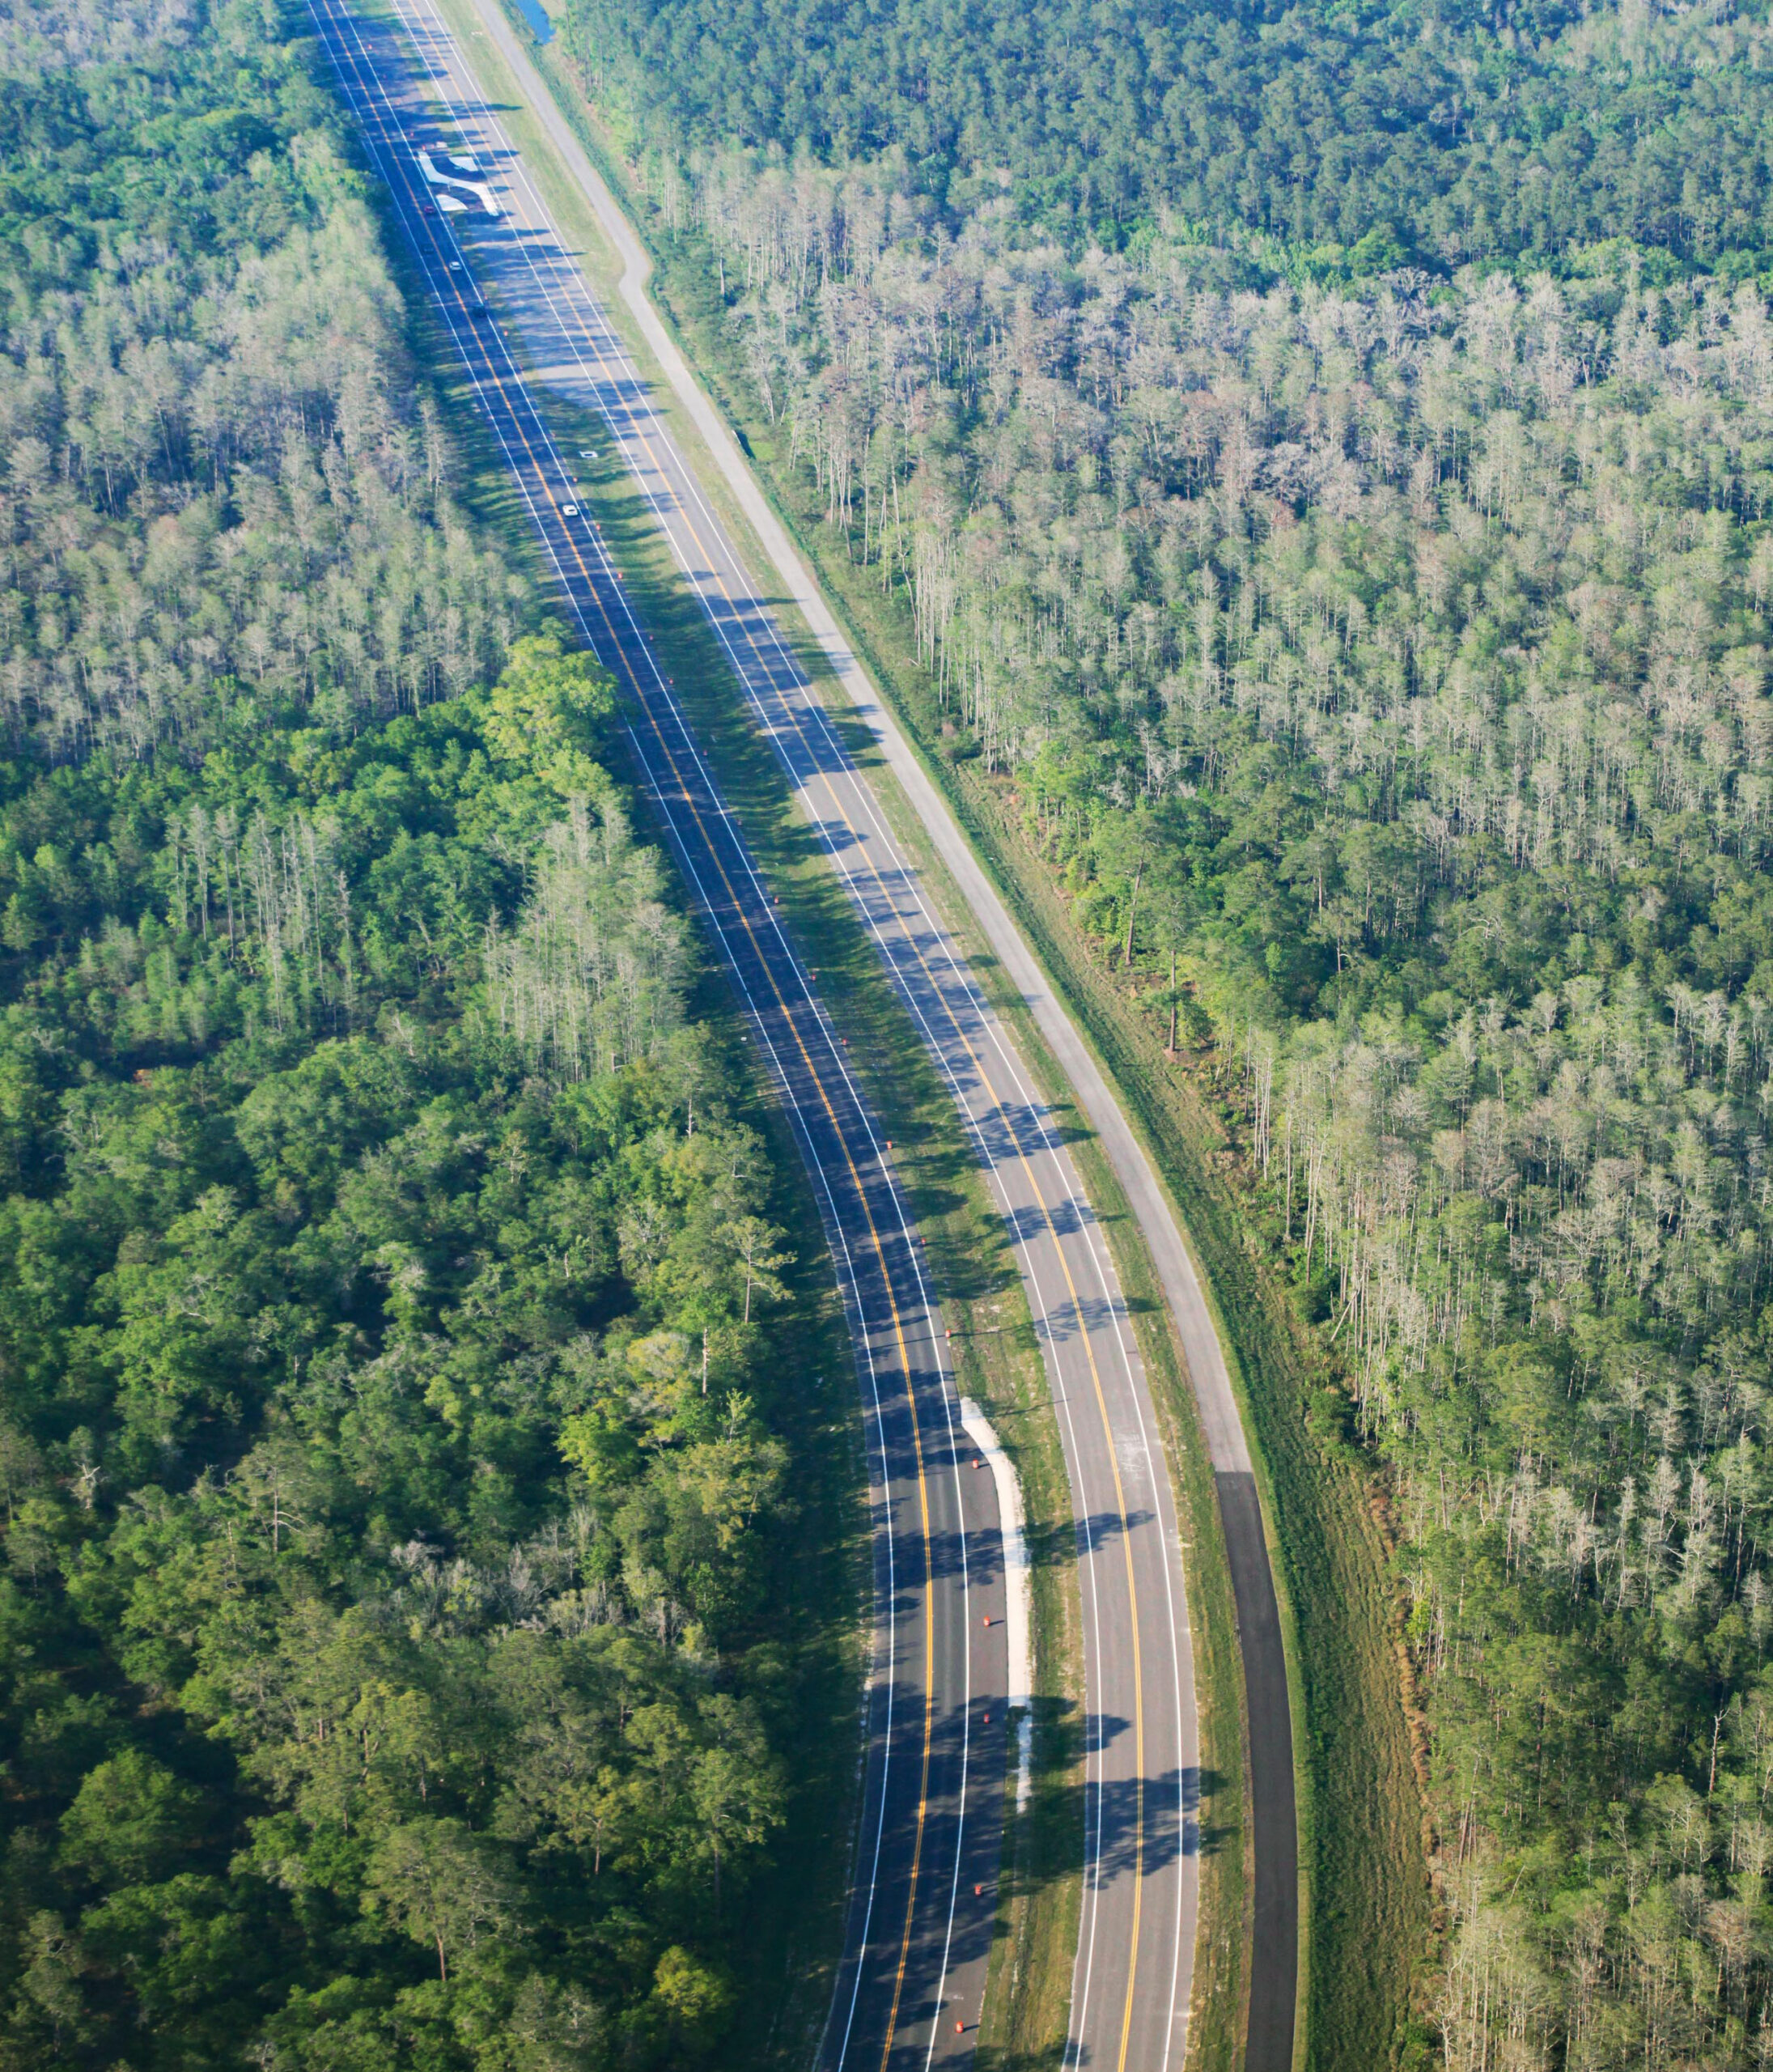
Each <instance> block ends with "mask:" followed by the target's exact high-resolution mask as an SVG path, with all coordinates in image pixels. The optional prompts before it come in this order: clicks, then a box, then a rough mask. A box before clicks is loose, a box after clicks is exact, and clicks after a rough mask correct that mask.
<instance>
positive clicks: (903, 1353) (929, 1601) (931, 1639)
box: [447, 282, 935, 2066]
mask: <svg viewBox="0 0 1773 2072" xmlns="http://www.w3.org/2000/svg"><path fill="white" fill-rule="evenodd" d="M447 285H449V286H451V287H455V284H454V283H453V282H450V283H447ZM455 294H456V301H457V303H458V304H460V305H461V308H462V311H463V313H464V316H466V304H465V302H464V299H463V296H462V294H461V291H460V288H459V287H455ZM468 321H469V322H470V323H471V322H472V319H471V318H469V319H468ZM470 335H472V333H471V334H470ZM486 363H487V372H488V375H489V376H490V379H491V380H492V382H493V383H494V386H495V387H496V388H497V389H498V394H499V397H500V399H501V400H502V401H504V402H505V404H506V407H507V410H510V409H511V404H510V401H509V398H508V397H507V393H506V388H505V383H504V379H503V376H502V375H501V374H500V372H499V371H498V365H497V363H496V362H495V361H494V357H493V355H491V354H490V353H488V354H487V355H486ZM531 407H532V408H533V407H534V405H533V404H532V406H531ZM538 415H539V413H538ZM511 430H512V431H514V432H515V434H516V436H517V438H518V439H519V441H520V444H522V446H523V449H524V453H525V455H526V456H528V460H529V463H530V465H531V466H532V468H533V469H535V471H536V477H537V484H538V486H539V487H540V488H541V493H542V495H544V496H545V498H546V499H548V502H549V506H550V507H552V509H553V510H554V514H555V516H557V517H560V516H561V512H560V504H559V501H558V499H557V498H556V496H555V495H554V489H553V486H551V485H550V483H549V481H548V478H547V475H546V473H545V470H544V469H543V467H542V465H541V463H540V462H539V461H537V458H536V454H535V450H534V448H532V446H531V445H530V443H529V441H528V438H527V437H525V435H524V429H523V426H522V423H521V422H520V420H519V418H518V414H517V413H516V411H515V410H511ZM561 525H562V532H563V533H564V535H565V537H566V546H567V547H568V549H569V550H570V553H571V554H572V558H573V559H574V561H575V563H577V564H578V567H579V574H580V575H582V576H583V577H584V579H585V580H586V582H587V584H589V585H590V586H591V593H592V601H593V603H594V604H595V605H596V608H597V615H598V617H599V618H600V619H602V621H603V622H604V630H605V631H607V632H608V634H609V638H610V641H611V643H612V644H613V647H614V648H615V652H616V655H617V660H618V661H619V663H620V664H621V667H622V669H624V670H625V671H626V674H627V677H628V680H629V682H630V686H632V688H633V690H634V694H635V696H636V697H637V698H638V699H639V702H640V703H641V705H642V707H643V709H646V707H647V701H646V699H645V698H644V696H643V694H642V693H641V690H640V681H639V678H638V676H637V675H636V673H635V672H634V665H633V664H632V663H630V661H629V660H628V658H627V656H626V655H625V654H624V653H623V652H622V646H621V639H619V637H618V636H617V632H616V629H615V627H614V626H613V623H612V622H611V621H610V618H609V613H608V612H607V611H606V610H605V609H604V602H603V599H602V597H600V596H599V594H598V592H597V588H596V582H595V580H594V579H593V578H592V574H591V571H589V570H588V569H587V567H586V566H585V563H584V558H583V555H582V554H580V553H579V547H578V545H577V543H576V541H575V540H574V538H573V537H572V533H571V532H570V529H568V528H567V526H566V520H565V519H564V518H563V517H561ZM606 551H607V550H606ZM647 723H648V724H649V725H650V726H651V728H652V731H653V734H654V736H655V739H656V740H657V741H658V744H659V747H660V752H661V753H662V754H664V758H665V760H666V762H668V763H669V764H670V766H671V772H672V776H673V777H675V778H676V779H677V782H678V783H679V784H680V785H681V786H682V787H683V799H684V804H685V806H686V807H687V808H688V809H689V815H690V817H691V818H692V819H693V820H694V822H695V823H696V827H697V830H698V833H699V834H701V836H702V840H703V841H704V842H705V843H707V847H708V857H709V860H710V863H712V864H713V865H714V867H715V870H716V871H717V872H718V873H719V877H720V881H721V883H722V884H723V885H725V887H726V889H727V894H728V896H729V897H730V898H731V899H732V902H733V907H734V910H735V911H736V913H737V915H738V917H739V924H740V927H741V928H744V932H745V933H746V935H747V936H749V938H750V940H751V945H752V947H753V949H755V950H756V951H757V957H758V961H759V962H761V964H762V966H763V970H764V975H765V977H766V979H768V980H769V982H770V991H771V992H773V993H774V995H775V996H776V1004H777V1005H778V1007H780V1008H781V1009H782V1012H783V1016H784V1017H786V1019H787V1024H788V1028H789V1031H790V1033H791V1035H792V1036H793V1038H794V1041H795V1048H796V1049H797V1050H798V1051H800V1057H801V1062H802V1063H803V1064H804V1065H805V1066H806V1068H807V1071H808V1073H809V1074H810V1075H811V1076H812V1082H813V1084H814V1085H815V1086H817V1089H818V1090H819V1098H820V1101H821V1104H822V1105H823V1106H824V1108H825V1114H826V1115H827V1117H828V1118H829V1121H830V1123H831V1127H832V1130H833V1134H834V1135H835V1136H836V1137H837V1140H838V1144H840V1145H841V1146H842V1149H843V1157H844V1163H845V1164H846V1166H848V1167H849V1169H850V1178H851V1179H852V1180H854V1181H855V1188H856V1195H857V1198H858V1199H859V1201H860V1202H861V1204H862V1213H863V1216H865V1217H866V1218H867V1225H868V1235H869V1237H870V1238H871V1239H872V1242H873V1245H874V1249H875V1255H876V1258H877V1259H879V1260H880V1278H881V1281H882V1284H883V1285H884V1288H885V1289H886V1297H887V1304H888V1306H889V1308H890V1309H891V1310H892V1312H893V1335H894V1338H895V1340H896V1341H897V1344H898V1348H899V1361H900V1365H901V1369H902V1370H903V1372H904V1375H905V1396H906V1407H907V1408H909V1410H910V1413H911V1441H912V1447H913V1450H914V1453H915V1454H916V1457H917V1480H918V1510H919V1514H920V1518H921V1523H922V1528H923V1629H924V1630H923V1671H924V1675H923V1692H924V1696H923V1768H922V1774H921V1777H920V1780H919V1785H918V1818H917V1832H916V1837H915V1840H914V1844H913V1847H912V1855H911V1883H910V1892H909V1893H908V1895H907V1896H906V1925H905V1938H904V1942H903V1943H902V1945H901V1948H900V1951H899V1964H898V1971H897V1976H896V1977H895V1979H894V1982H893V2010H892V2014H891V2015H890V2017H889V2022H888V2027H887V2042H886V2051H885V2052H883V2053H882V2057H881V2063H882V2065H883V2066H884V2064H885V2062H886V2053H887V2052H890V2051H891V2049H892V2048H893V2032H894V2030H895V2028H896V2027H897V2020H898V2008H899V1999H900V1995H901V1992H902V1991H903V1989H904V1985H905V1971H906V1960H907V1959H908V1957H909V1955H910V1943H911V1929H912V1924H913V1918H914V1913H915V1911H916V1906H917V1887H918V1871H919V1867H920V1865H921V1862H922V1858H923V1830H924V1827H925V1824H926V1820H927V1814H928V1808H929V1785H930V1754H931V1742H932V1739H933V1736H934V1733H935V1592H934V1590H933V1589H932V1587H931V1586H932V1584H933V1582H934V1579H935V1563H934V1560H933V1559H932V1556H931V1546H930V1499H929V1488H928V1484H927V1480H926V1474H925V1467H924V1460H923V1430H922V1428H921V1426H920V1425H919V1424H918V1414H917V1399H916V1396H915V1394H914V1391H913V1389H912V1386H911V1361H910V1351H909V1349H908V1348H907V1347H906V1342H905V1327H904V1322H903V1319H902V1318H901V1316H900V1314H899V1306H898V1303H897V1300H896V1299H895V1297H894V1296H893V1280H892V1276H891V1275H890V1274H889V1272H888V1271H887V1265H886V1254H885V1250H884V1247H883V1246H882V1245H881V1243H880V1233H879V1231H878V1230H876V1228H875V1223H874V1215H873V1212H872V1210H871V1209H870V1208H869V1207H868V1201H867V1191H866V1190H865V1189H864V1188H863V1185H862V1178H861V1175H860V1174H859V1173H858V1171H857V1170H856V1166H855V1160H854V1158H853V1157H851V1156H850V1147H849V1145H848V1144H847V1142H846V1140H845V1137H844V1134H843V1132H842V1128H841V1127H839V1125H838V1119H837V1115H836V1113H835V1111H834V1110H833V1107H832V1106H831V1100H830V1096H829V1094H828V1093H827V1092H826V1091H825V1082H824V1081H823V1080H822V1079H821V1077H820V1076H819V1072H818V1068H817V1066H816V1065H815V1064H813V1062H812V1058H811V1056H810V1055H808V1051H807V1047H806V1045H805V1043H804V1041H803V1040H802V1038H801V1035H800V1030H799V1029H798V1027H796V1026H795V1021H794V1017H793V1015H792V1013H791V1011H790V1009H789V1008H788V1004H787V1001H786V1000H784V999H783V996H782V990H781V988H780V987H778V985H777V983H776V981H775V974H774V972H772V971H771V970H770V962H769V959H768V958H767V957H766V956H765V955H764V953H763V950H762V949H761V945H759V944H758V941H757V932H756V931H755V930H754V929H753V927H752V925H751V923H750V921H749V919H748V918H747V916H746V914H745V911H744V905H743V902H741V901H740V898H739V895H738V894H737V892H736V890H734V887H733V884H732V880H731V879H730V878H729V877H727V872H726V867H725V865H724V864H723V863H722V862H721V860H720V857H719V852H718V851H716V850H715V846H714V844H713V843H712V842H711V841H710V840H709V838H708V830H707V829H706V827H705V826H703V824H702V816H701V814H700V813H698V811H697V809H696V805H695V801H694V799H693V798H692V796H690V792H689V786H688V785H687V784H686V783H684V779H683V774H682V772H681V770H680V769H679V768H678V766H677V758H676V757H675V756H674V755H672V752H671V748H670V745H669V744H668V742H667V741H666V740H665V737H664V733H663V732H661V730H660V726H659V723H658V721H657V720H656V719H655V717H654V716H653V715H652V713H651V711H650V709H649V710H647ZM863 1327H864V1328H866V1319H864V1320H863ZM931 1343H932V1345H933V1344H934V1338H933V1326H932V1339H931ZM891 1727H892V1722H891V1721H890V1720H889V1722H888V1730H889V1733H890V1731H891Z"/></svg>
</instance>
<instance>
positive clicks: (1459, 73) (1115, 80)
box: [567, 0, 1773, 274]
mask: <svg viewBox="0 0 1773 2072" xmlns="http://www.w3.org/2000/svg"><path fill="white" fill-rule="evenodd" d="M567 43H568V47H569V48H570V49H571V50H572V51H573V52H574V53H575V56H576V57H578V59H579V62H581V63H582V64H583V66H584V67H585V70H586V73H587V78H588V79H590V80H591V81H592V84H593V87H594V90H595V91H596V94H597V96H598V98H599V99H600V101H602V103H603V104H604V106H605V107H606V108H607V109H608V110H609V113H612V114H613V115H614V116H616V117H617V118H618V119H620V120H621V121H624V122H625V123H626V125H627V126H628V128H629V130H630V134H632V135H633V136H634V138H635V139H636V140H637V141H638V142H642V143H645V144H650V145H659V146H668V147H670V148H672V149H675V150H677V151H680V152H681V151H692V150H695V149H698V148H703V147H706V146H727V145H734V144H736V145H740V146H751V147H757V146H765V147H772V148H774V149H775V150H776V151H780V152H782V153H784V154H787V155H792V154H793V153H794V152H795V151H797V150H798V149H800V148H801V147H803V146H804V147H807V148H809V149H811V150H812V151H813V152H814V153H815V154H817V155H818V156H820V157H821V158H823V159H828V160H830V161H833V162H837V163H844V162H847V161H850V160H855V159H870V158H873V157H875V156H876V155H881V154H884V153H891V154H893V156H894V161H895V163H896V164H897V166H899V167H900V168H902V170H901V174H900V177H901V180H903V179H906V178H909V180H910V184H911V187H912V189H913V191H914V192H915V193H921V194H926V195H931V196H933V197H935V199H936V200H937V201H939V202H943V203H944V204H946V205H947V206H949V207H950V208H952V209H965V208H966V207H969V206H972V205H973V204H975V203H976V202H978V199H979V197H981V196H983V195H988V194H991V193H995V192H996V191H997V190H998V189H999V186H1000V185H1001V187H1002V188H1003V189H1006V190H1007V193H1008V195H1009V206H1010V207H1011V209H1012V212H1013V213H1014V214H1015V215H1016V217H1018V218H1019V219H1021V220H1023V221H1024V222H1027V223H1040V224H1043V225H1045V226H1046V227H1048V228H1049V229H1050V230H1052V231H1055V232H1058V234H1060V235H1062V236H1067V237H1071V236H1076V235H1078V234H1079V233H1087V234H1091V235H1094V236H1099V237H1100V236H1106V237H1109V238H1110V239H1113V238H1118V237H1119V236H1123V235H1124V234H1125V232H1126V230H1127V229H1128V228H1130V227H1133V226H1135V225H1136V224H1139V223H1148V222H1150V221H1152V220H1153V219H1155V218H1156V216H1157V215H1158V214H1160V212H1161V211H1163V210H1172V211H1174V212H1177V214H1181V215H1182V216H1184V217H1186V218H1191V219H1196V220H1198V222H1199V223H1203V225H1205V226H1207V227H1208V228H1209V229H1210V230H1211V231H1213V232H1214V233H1215V234H1217V235H1219V236H1227V235H1228V234H1229V233H1231V232H1232V231H1233V230H1236V231H1241V232H1242V233H1244V234H1245V235H1246V236H1247V235H1249V234H1250V233H1258V234H1261V235H1262V236H1267V237H1269V238H1273V239H1278V240H1281V241H1282V242H1283V244H1287V245H1289V246H1292V247H1294V248H1299V249H1300V250H1303V251H1310V250H1312V249H1313V248H1324V253H1323V256H1324V257H1325V260H1326V262H1328V263H1335V264H1342V265H1347V264H1350V263H1351V264H1352V265H1353V266H1354V268H1355V270H1357V271H1359V272H1362V273H1367V274H1376V273H1381V272H1383V271H1385V269H1386V268H1387V267H1388V266H1389V265H1395V264H1397V263H1398V260H1399V259H1400V258H1402V257H1414V258H1415V260H1416V261H1418V262H1419V263H1421V264H1424V265H1431V266H1435V267H1444V268H1451V267H1453V266H1457V265H1460V264H1461V263H1463V262H1465V261H1470V260H1473V259H1482V258H1489V257H1508V258H1516V257H1526V258H1538V259H1545V258H1546V257H1554V256H1555V255H1558V254H1560V253H1563V251H1564V250H1566V249H1567V248H1569V247H1570V246H1572V244H1574V245H1582V244H1592V243H1595V242H1597V241H1599V240H1604V239H1607V238H1612V237H1629V238H1632V239H1635V240H1638V241H1639V243H1642V244H1648V245H1655V246H1658V247H1661V248H1665V249H1667V250H1669V251H1670V252H1673V253H1678V254H1680V255H1681V256H1682V257H1691V258H1694V259H1697V260H1699V261H1703V262H1704V263H1707V264H1711V263H1714V262H1716V261H1718V260H1719V259H1720V258H1721V257H1724V255H1726V254H1732V255H1740V257H1741V261H1742V262H1745V263H1747V264H1748V265H1751V266H1754V265H1764V264H1765V263H1766V261H1765V259H1764V258H1763V257H1762V254H1764V253H1765V252H1766V250H1767V244H1768V240H1769V237H1770V236H1773V215H1770V214H1769V210H1770V205H1773V155H1770V152H1773V146H1769V143H1768V135H1769V128H1768V121H1769V116H1770V113H1773V70H1770V47H1769V44H1768V28H1767V15H1766V10H1765V8H1764V7H1763V6H1758V5H1754V4H1750V5H1748V6H1741V7H1726V6H1717V7H1706V8H1702V9H1692V10H1682V9H1669V10H1667V11H1664V10H1662V9H1661V8H1657V7H1652V6H1640V5H1635V4H1630V3H1629V0H1628V4H1627V5H1625V6H1620V7H1617V8H1615V7H1605V8H1601V9H1589V8H1588V7H1584V6H1575V5H1565V4H1560V3H1559V0H1548V3H1547V4H1536V3H1535V0H1522V4H1519V5H1512V4H1510V5H1503V6H1481V7H1480V6H1470V5H1464V4H1459V0H1447V4H1440V0H1427V4H1419V0H1408V3H1407V4H1405V5H1402V6H1376V5H1371V4H1362V0H1330V4H1313V5H1305V6H1279V5H1271V6H1260V5H1257V6H1251V5H1232V6H1211V7H1207V6H1191V5H1187V4H1184V5H1181V6H1177V5H1173V4H1170V0H1130V4H1126V5H1122V6H1115V7H1113V8H1109V7H1106V6H1100V5H1096V6H1091V5H1086V4H1083V0H1041V4H1036V5H1029V4H1027V0H988V4H985V5H974V4H967V5H964V6H963V5H959V4H956V0H894V4H893V5H891V6H880V7H862V6H856V5H854V4H851V3H850V0H794V3H793V4H783V0H739V4H737V5H732V4H727V0H719V4H716V0H572V6H571V9H570V13H569V17H568V28H567Z"/></svg>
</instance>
